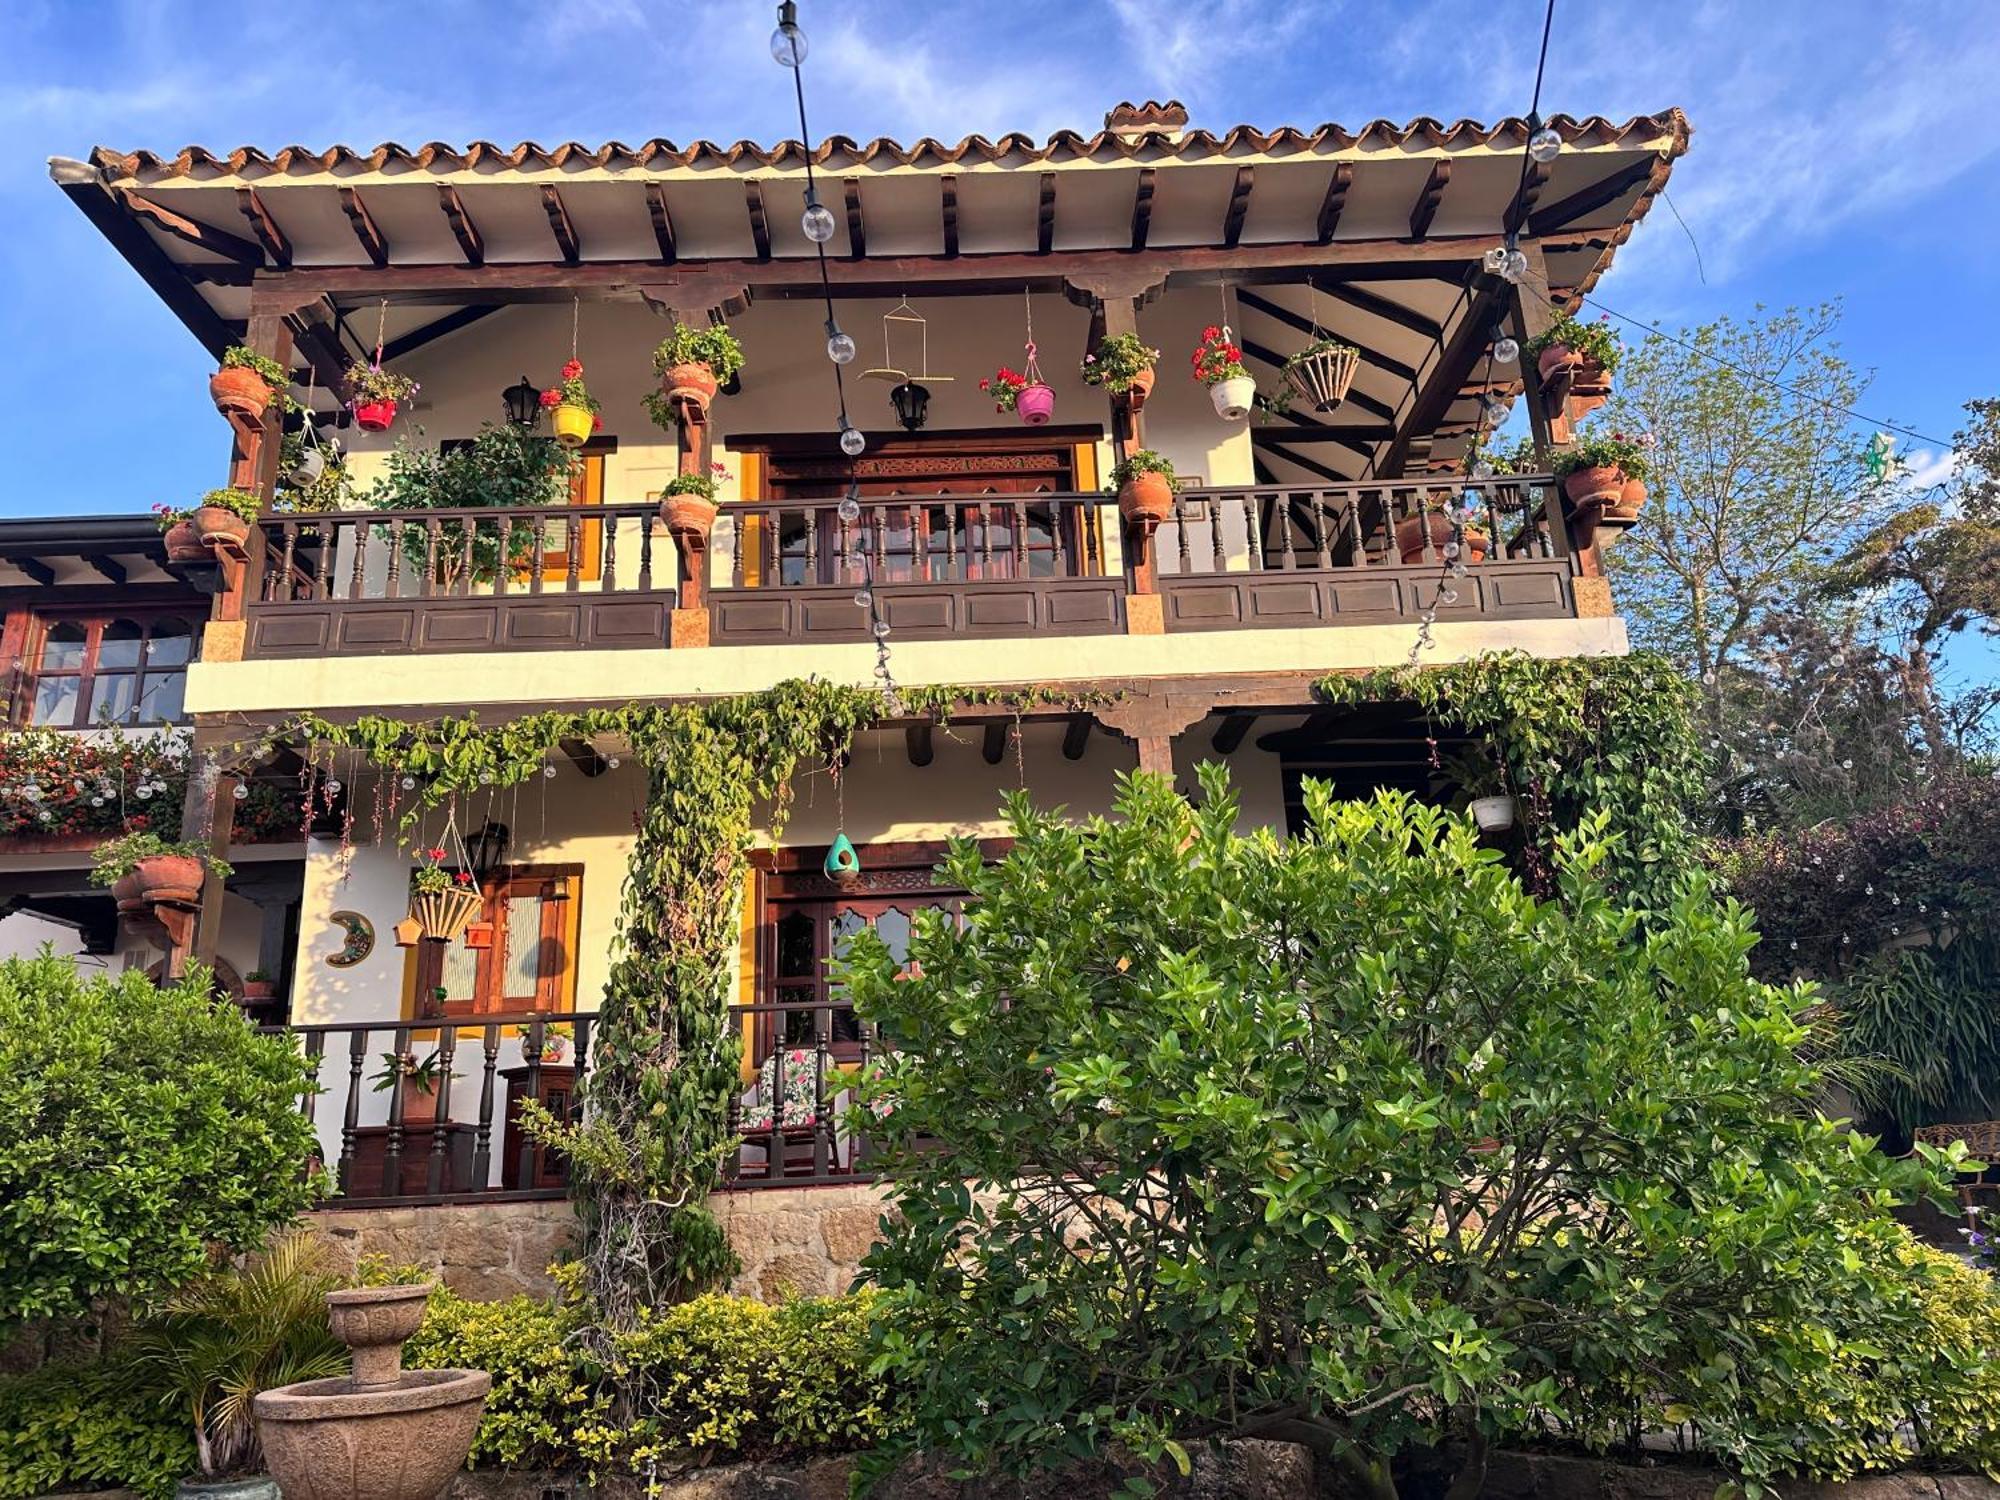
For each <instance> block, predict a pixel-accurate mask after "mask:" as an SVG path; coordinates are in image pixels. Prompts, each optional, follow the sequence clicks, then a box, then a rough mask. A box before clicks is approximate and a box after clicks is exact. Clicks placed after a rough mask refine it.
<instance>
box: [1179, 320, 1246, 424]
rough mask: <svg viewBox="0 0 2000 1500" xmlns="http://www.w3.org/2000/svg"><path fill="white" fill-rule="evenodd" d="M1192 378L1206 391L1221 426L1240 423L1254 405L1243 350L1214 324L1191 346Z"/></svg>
mask: <svg viewBox="0 0 2000 1500" xmlns="http://www.w3.org/2000/svg"><path fill="white" fill-rule="evenodd" d="M1191 363H1192V364H1193V365H1194V378H1195V379H1196V380H1199V381H1200V382H1201V383H1202V384H1203V385H1205V386H1207V387H1208V399H1209V400H1210V401H1212V402H1214V403H1215V414H1216V415H1217V416H1218V417H1220V418H1222V420H1223V421H1225V422H1240V421H1242V420H1243V419H1244V418H1245V417H1247V416H1249V415H1250V410H1251V408H1252V407H1253V406H1255V405H1256V404H1257V382H1256V381H1254V380H1252V379H1251V378H1250V372H1249V371H1248V370H1247V369H1245V368H1244V366H1243V350H1242V348H1241V347H1240V346H1239V345H1238V344H1237V343H1236V341H1235V340H1234V339H1233V338H1231V337H1230V336H1229V330H1228V329H1226V328H1222V327H1219V326H1217V325H1216V324H1214V323H1211V324H1209V325H1208V327H1206V328H1204V329H1202V331H1201V342H1200V343H1199V344H1197V345H1195V350H1194V357H1193V359H1192V361H1191Z"/></svg>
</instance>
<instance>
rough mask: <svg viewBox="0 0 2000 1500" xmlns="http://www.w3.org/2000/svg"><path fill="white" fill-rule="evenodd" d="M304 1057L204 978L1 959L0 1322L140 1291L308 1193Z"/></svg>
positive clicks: (206, 1257)
mask: <svg viewBox="0 0 2000 1500" xmlns="http://www.w3.org/2000/svg"><path fill="white" fill-rule="evenodd" d="M309 1087H311V1069H310V1067H309V1066H308V1065H307V1063H306V1062H305V1060H304V1058H303V1057H301V1056H300V1055H299V1054H298V1052H297V1051H296V1050H295V1049H294V1047H293V1044H292V1043H291V1042H290V1041H289V1040H287V1039H285V1038H282V1037H266V1036H259V1035H258V1034H257V1033H256V1032H255V1031H253V1030H252V1029H251V1027H250V1025H249V1024H248V1023H247V1022H246V1021H245V1020H244V1019H243V1016H242V1014H241V1013H240V1012H238V1011H237V1010H236V1009H235V1008H234V1007H233V1006H231V1005H229V1004H228V1003H227V1002H216V1001H212V1000H211V999H210V996H209V978H208V975H207V974H206V973H196V974H193V975H190V976H189V978H188V979H186V980H184V981H183V982H181V983H179V984H176V985H171V986H169V987H167V988H164V989H156V988H155V987H154V986H153V985H152V984H151V983H150V982H148V980H147V979H146V978H145V976H144V975H143V974H140V973H137V972H135V971H127V972H126V973H124V974H121V975H118V976H117V977H115V978H111V977H107V976H104V975H91V976H89V977H85V976H84V975H82V974H80V973H79V972H78V971H77V968H76V966H75V965H74V964H73V963H71V962H70V961H69V960H68V959H63V958H54V957H49V956H43V957H41V958H35V959H6V960H4V961H0V1330H4V1329H5V1328H6V1327H8V1326H9V1325H11V1324H13V1323H15V1322H18V1321H20V1320H22V1319H26V1318H39V1317H62V1316H69V1315H74V1314H77V1313H81V1312H84V1311H85V1310H86V1309H88V1307H89V1306H90V1304H91V1302H92V1300H93V1299H95V1298H98V1297H105V1296H113V1295H118V1296H125V1297H130V1298H133V1299H135V1300H137V1301H139V1302H141V1303H144V1302H146V1301H148V1300H150V1299H152V1298H155V1297H157V1296H158V1295H160V1294H161V1293H163V1292H166V1291H169V1290H171V1289H173V1288H174V1287H177V1286H181V1285H183V1284H185V1283H187V1282H189V1281H192V1280H194V1279H195V1278H196V1277H198V1276H200V1275H201V1274H203V1273H204V1272H205V1271H207V1270H208V1268H209V1266H210V1264H211V1260H210V1256H211V1250H212V1247H215V1246H221V1247H222V1248H224V1249H226V1250H230V1251H244V1250H249V1249H253V1248H255V1247H256V1246H258V1245H261V1244H262V1243H263V1242H264V1239H265V1237H266V1236H267V1235H268V1233H269V1232H270V1230H271V1229H272V1228H273V1227H274V1226H276V1225H279V1224H283V1223H285V1222H286V1221H288V1220H290V1219H291V1218H293V1217H294V1216H295V1215H297V1214H298V1213H299V1212H300V1210H302V1209H304V1208H307V1207H308V1206H310V1205H311V1204H312V1202H313V1201H314V1200H315V1198H316V1197H317V1192H318V1189H317V1185H316V1183H315V1181H314V1180H313V1179H311V1178H309V1177H308V1176H307V1175H306V1171H305V1166H306V1162H307V1160H308V1158H309V1155H310V1153H311V1151H312V1149H313V1146H314V1143H315V1137H314V1134H313V1129H312V1126H311V1124H310V1123H309V1122H308V1121H307V1120H306V1119H305V1118H304V1117H303V1116H302V1115H301V1114H300V1113H299V1107H298V1105H299V1098H300V1096H301V1094H303V1093H304V1092H305V1091H306V1090H307V1089H308V1088H309Z"/></svg>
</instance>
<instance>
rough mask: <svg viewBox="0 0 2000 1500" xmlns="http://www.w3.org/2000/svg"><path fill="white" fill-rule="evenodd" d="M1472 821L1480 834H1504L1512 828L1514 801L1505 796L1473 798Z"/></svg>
mask: <svg viewBox="0 0 2000 1500" xmlns="http://www.w3.org/2000/svg"><path fill="white" fill-rule="evenodd" d="M1472 821H1473V822H1475V823H1477V824H1478V825H1479V831H1480V832H1481V833H1505V832H1506V831H1507V830H1508V829H1510V828H1512V827H1513V826H1514V799H1513V798H1512V797H1507V796H1500V797H1474V798H1473V799H1472Z"/></svg>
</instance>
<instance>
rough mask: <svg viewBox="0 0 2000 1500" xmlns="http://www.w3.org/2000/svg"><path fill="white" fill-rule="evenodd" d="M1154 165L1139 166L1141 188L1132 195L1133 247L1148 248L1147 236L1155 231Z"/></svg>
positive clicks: (1135, 248)
mask: <svg viewBox="0 0 2000 1500" xmlns="http://www.w3.org/2000/svg"><path fill="white" fill-rule="evenodd" d="M1155 170H1156V169H1154V168H1152V167H1141V168H1139V188H1138V191H1137V192H1136V193H1134V194H1133V197H1132V248H1133V249H1134V250H1143V249H1145V248H1146V237H1147V236H1148V235H1149V234H1151V233H1152V232H1153V178H1154V175H1155Z"/></svg>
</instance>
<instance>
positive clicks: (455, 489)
mask: <svg viewBox="0 0 2000 1500" xmlns="http://www.w3.org/2000/svg"><path fill="white" fill-rule="evenodd" d="M576 464H577V459H576V456H575V455H574V454H573V453H571V452H570V450H568V449H566V448H564V447H562V446H561V445H560V444H559V443H557V442H556V441H555V439H554V438H546V437H538V436H536V435H535V432H534V430H533V429H532V428H526V427H517V426H515V425H514V424H513V423H512V422H501V423H498V424H494V423H488V424H487V425H485V426H483V427H481V428H480V429H479V435H478V436H477V437H475V438H473V439H472V440H471V441H470V442H466V443H459V444H455V445H454V446H452V447H451V448H449V449H445V448H416V447H411V446H410V445H409V443H408V441H407V440H404V441H399V442H398V443H397V444H396V446H395V448H394V449H393V450H392V451H391V452H390V454H389V457H388V460H387V462H386V463H385V465H384V468H383V473H382V476H381V477H380V478H378V479H377V480H376V481H375V482H374V484H372V485H371V486H369V488H368V489H367V491H366V492H364V493H363V495H362V496H361V500H362V503H363V504H365V505H367V506H369V507H371V508H373V509H376V510H444V511H467V510H470V511H478V510H481V509H490V510H493V511H495V513H496V514H495V518H494V519H493V520H491V521H485V522H482V521H481V520H480V519H479V518H478V517H477V516H474V518H473V519H472V520H470V521H464V520H445V521H442V522H433V523H432V524H434V525H436V526H437V528H438V529H437V535H436V536H435V537H433V536H432V535H431V534H430V531H429V528H428V527H426V526H425V525H423V524H421V523H418V522H411V523H408V524H406V525H405V526H404V528H403V537H402V547H403V555H404V557H405V559H406V560H407V562H408V563H409V564H411V565H413V566H414V567H415V569H416V570H417V571H418V572H419V573H422V572H423V571H425V570H428V571H429V573H430V575H431V577H432V579H433V581H434V583H435V585H436V586H437V587H438V588H440V589H443V590H447V591H448V590H450V589H452V588H454V587H456V586H458V585H459V584H460V583H461V582H462V581H466V577H467V575H468V573H469V581H470V582H472V583H491V582H492V581H493V579H494V578H495V577H496V576H497V575H498V573H499V571H500V567H501V536H500V527H501V521H502V519H503V516H502V514H501V512H503V511H507V510H513V509H519V508H534V507H541V508H546V507H549V506H555V505H561V504H562V503H563V502H564V499H565V497H566V496H567V495H568V494H569V486H570V479H571V475H572V474H573V473H574V471H575V468H576ZM468 526H470V528H471V531H472V536H471V545H470V548H469V549H468V547H467V538H466V528H467V527H468ZM565 544H566V539H565V538H563V537H561V536H547V537H545V536H543V535H542V534H541V529H540V528H539V527H536V526H531V525H528V524H526V523H522V524H521V525H519V526H517V527H515V528H513V529H511V530H510V531H509V532H508V535H507V539H506V553H507V556H506V562H507V565H508V566H510V567H517V568H518V567H521V566H523V565H524V564H526V563H527V562H528V561H529V559H530V558H532V557H533V555H534V552H535V549H536V548H537V547H555V548H560V547H562V546H564V545H565ZM468 552H469V561H470V563H471V566H470V568H469V569H468V568H467V561H468Z"/></svg>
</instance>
